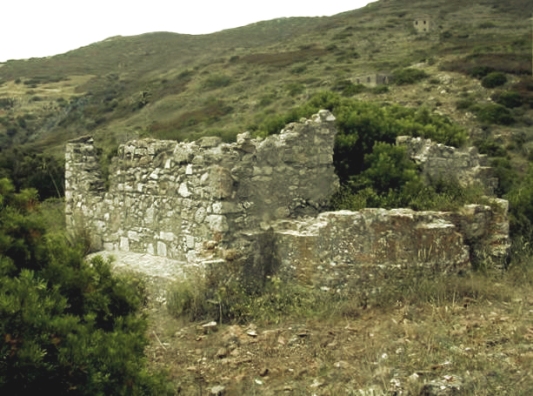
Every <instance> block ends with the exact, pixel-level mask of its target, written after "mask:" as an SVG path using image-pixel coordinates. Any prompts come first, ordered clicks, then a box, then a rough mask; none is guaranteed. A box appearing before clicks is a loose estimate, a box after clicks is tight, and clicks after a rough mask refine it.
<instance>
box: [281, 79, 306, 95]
mask: <svg viewBox="0 0 533 396" xmlns="http://www.w3.org/2000/svg"><path fill="white" fill-rule="evenodd" d="M285 89H286V90H287V92H288V93H289V96H296V95H300V94H301V93H302V92H303V91H304V90H305V86H304V85H303V84H302V83H299V82H292V83H289V84H287V85H286V86H285Z"/></svg>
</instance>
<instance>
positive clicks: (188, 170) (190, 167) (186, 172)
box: [185, 164, 193, 175]
mask: <svg viewBox="0 0 533 396" xmlns="http://www.w3.org/2000/svg"><path fill="white" fill-rule="evenodd" d="M192 173H193V171H192V164H187V168H186V169H185V174H186V175H192Z"/></svg>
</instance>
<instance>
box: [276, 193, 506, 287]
mask: <svg viewBox="0 0 533 396" xmlns="http://www.w3.org/2000/svg"><path fill="white" fill-rule="evenodd" d="M498 205H499V206H498ZM273 228H274V235H275V246H276V251H277V253H278V256H279V260H280V263H279V272H280V273H281V274H283V276H285V277H288V278H293V279H297V280H298V281H299V282H302V283H306V284H312V285H318V286H321V287H328V288H338V287H341V286H342V285H346V284H347V283H349V282H351V281H354V282H356V281H357V280H358V278H359V277H360V275H361V274H362V273H365V272H368V268H369V267H370V268H372V269H371V271H379V270H381V271H384V272H390V271H391V270H394V269H398V268H423V269H426V270H429V271H430V272H437V273H445V272H455V273H456V272H459V271H462V270H465V269H468V268H470V264H471V262H472V260H473V259H474V258H479V259H483V260H487V261H489V260H492V261H494V262H496V263H500V262H502V260H504V259H505V256H506V254H507V250H508V248H509V238H508V221H507V206H506V201H503V200H497V201H495V208H492V207H490V206H484V205H468V206H465V207H464V208H463V209H462V210H460V211H459V212H457V213H451V212H433V211H423V212H416V211H413V210H410V209H392V210H385V209H364V210H361V211H358V212H350V211H339V212H326V213H321V214H320V215H319V216H318V217H316V218H312V219H307V220H301V221H280V222H277V223H276V224H275V225H274V226H273Z"/></svg>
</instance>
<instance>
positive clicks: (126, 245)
mask: <svg viewBox="0 0 533 396" xmlns="http://www.w3.org/2000/svg"><path fill="white" fill-rule="evenodd" d="M120 250H123V251H125V252H129V251H130V240H129V239H128V238H126V237H120Z"/></svg>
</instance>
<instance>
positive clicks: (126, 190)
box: [65, 110, 509, 288]
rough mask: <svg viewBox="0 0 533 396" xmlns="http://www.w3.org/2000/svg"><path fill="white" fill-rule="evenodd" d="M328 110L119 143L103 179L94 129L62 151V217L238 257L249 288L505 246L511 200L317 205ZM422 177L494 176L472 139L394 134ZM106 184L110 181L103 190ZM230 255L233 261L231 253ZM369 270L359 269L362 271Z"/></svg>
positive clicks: (328, 163) (155, 248)
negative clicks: (229, 135) (436, 205)
mask: <svg viewBox="0 0 533 396" xmlns="http://www.w3.org/2000/svg"><path fill="white" fill-rule="evenodd" d="M334 120H335V118H334V117H333V115H332V114H331V113H329V112H328V111H325V110H323V111H320V112H319V114H317V115H314V116H313V117H311V119H308V120H302V121H301V122H299V123H293V124H289V125H288V126H287V127H286V128H285V129H284V130H283V131H281V133H280V134H279V135H274V136H269V137H267V138H266V139H252V138H251V136H250V135H249V134H248V133H243V134H241V135H238V138H237V142H236V143H232V144H227V143H222V142H221V140H220V139H219V138H217V137H205V138H202V139H200V140H198V141H196V142H191V143H176V142H174V141H159V140H153V139H142V140H135V141H131V142H129V143H127V144H124V145H121V146H120V147H119V150H118V155H117V157H116V158H115V159H114V160H113V163H112V165H111V167H110V178H109V180H108V181H107V182H106V183H104V180H103V179H102V176H101V172H100V168H99V165H98V164H99V162H98V157H97V153H96V150H95V148H94V145H93V140H92V139H91V138H88V137H85V138H80V139H78V140H75V141H71V142H70V143H69V144H68V145H67V150H66V194H65V196H66V217H67V228H68V230H70V231H71V232H75V231H76V230H84V232H85V233H86V234H88V235H90V237H91V239H92V241H93V245H94V247H95V248H96V249H105V250H122V251H131V252H139V253H149V254H151V255H158V256H164V257H168V258H169V259H175V260H181V261H183V262H185V263H188V264H187V265H198V264H201V265H202V268H205V271H207V272H209V273H211V274H217V273H220V272H221V271H222V272H223V271H224V268H225V267H224V265H223V264H224V262H226V263H227V262H233V263H237V262H239V263H242V267H243V268H242V271H241V274H242V275H243V277H245V278H248V279H251V280H253V282H248V286H249V287H251V288H255V287H257V285H258V284H260V283H261V282H262V279H263V278H264V277H265V276H267V275H272V274H273V273H280V274H282V275H283V276H285V277H288V278H296V279H299V280H300V281H302V282H305V283H310V284H315V285H321V286H323V287H337V286H338V285H339V284H342V283H346V282H348V281H349V280H350V279H356V278H357V277H360V276H361V273H362V271H363V269H365V268H366V270H365V271H367V272H368V268H371V271H372V272H374V273H377V272H376V271H378V272H379V271H382V272H383V273H384V274H385V275H384V276H388V275H387V274H388V271H390V270H392V269H394V268H405V267H417V268H418V267H420V268H428V269H430V270H431V271H439V272H446V271H460V270H462V269H464V268H466V267H468V266H470V265H471V263H474V264H475V263H476V262H480V261H482V260H485V259H486V258H489V259H491V260H496V261H498V262H502V261H503V260H504V259H505V256H506V253H507V250H508V247H509V236H508V235H509V224H508V220H507V202H506V201H503V200H493V202H492V204H491V205H490V206H484V205H467V206H465V207H464V208H463V209H462V210H460V211H458V212H454V213H451V212H415V211H412V210H409V209H393V210H384V209H365V210H362V211H359V212H348V211H340V212H324V210H326V209H327V206H328V200H329V199H330V197H331V196H332V195H333V194H334V193H335V191H337V189H338V186H339V182H338V178H337V176H336V175H335V172H334V167H333V147H334V141H335V134H336V130H335V127H334ZM398 143H399V144H405V145H406V146H407V148H408V152H409V154H410V155H411V157H412V158H413V159H415V160H416V161H417V162H418V163H419V164H420V165H421V168H422V170H423V172H424V174H425V175H426V176H427V177H431V178H438V177H443V176H448V175H450V174H453V175H454V176H455V177H457V179H458V180H459V182H461V183H462V184H465V185H467V184H471V183H475V182H478V181H481V182H482V183H483V185H484V186H485V188H486V190H488V191H489V192H490V191H492V189H493V188H494V186H495V179H494V178H493V177H492V176H491V175H490V172H489V169H488V168H487V167H486V166H485V158H484V156H481V155H479V154H478V153H477V151H476V150H475V149H472V148H470V149H465V150H459V149H455V148H452V147H447V146H444V145H439V144H434V143H432V142H431V141H429V140H424V139H419V138H409V137H401V138H398ZM104 185H107V186H108V188H107V189H105V188H104ZM233 260H235V261H233ZM363 272H364V271H363Z"/></svg>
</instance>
